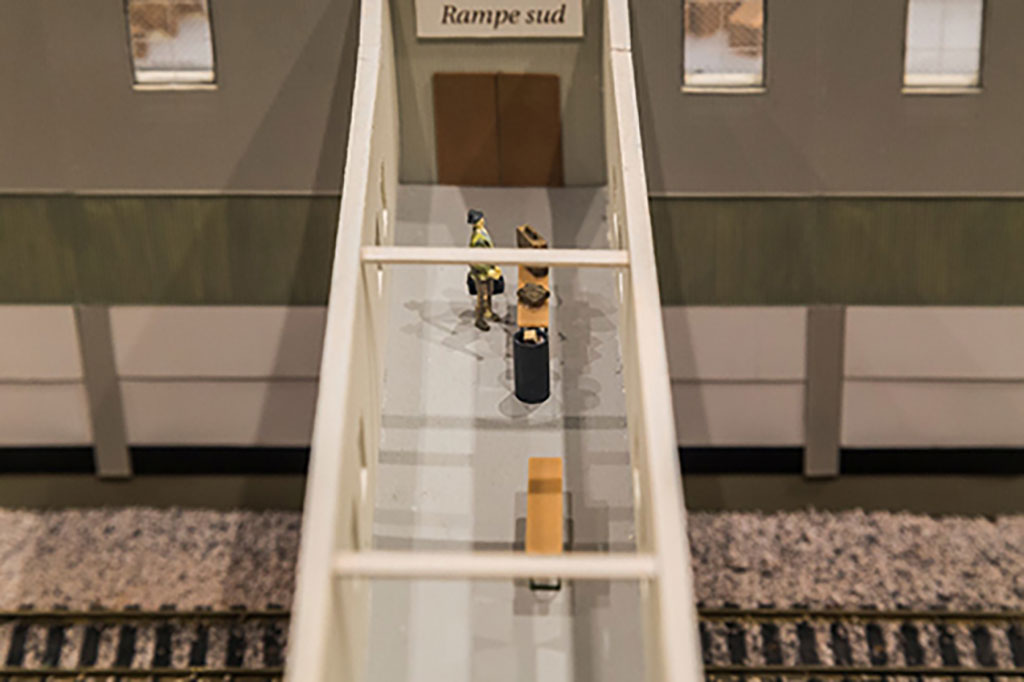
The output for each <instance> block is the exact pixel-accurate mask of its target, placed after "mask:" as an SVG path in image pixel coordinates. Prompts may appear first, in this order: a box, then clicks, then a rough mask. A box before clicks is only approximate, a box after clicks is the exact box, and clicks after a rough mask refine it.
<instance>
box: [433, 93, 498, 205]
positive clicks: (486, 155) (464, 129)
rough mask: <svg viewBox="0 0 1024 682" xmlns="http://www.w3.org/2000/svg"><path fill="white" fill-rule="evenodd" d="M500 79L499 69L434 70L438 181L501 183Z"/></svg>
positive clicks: (478, 183) (468, 183)
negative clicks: (482, 71)
mask: <svg viewBox="0 0 1024 682" xmlns="http://www.w3.org/2000/svg"><path fill="white" fill-rule="evenodd" d="M497 90H498V83H497V79H496V78H495V77H494V74H477V73H435V74H434V128H435V131H436V139H437V180H438V182H439V183H441V184H442V185H497V184H500V182H499V180H500V175H499V173H498V109H497V106H498V92H497Z"/></svg>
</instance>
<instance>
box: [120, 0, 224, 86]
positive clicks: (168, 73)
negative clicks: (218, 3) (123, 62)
mask: <svg viewBox="0 0 1024 682" xmlns="http://www.w3.org/2000/svg"><path fill="white" fill-rule="evenodd" d="M124 21H125V30H126V31H127V32H128V61H129V64H128V66H129V68H130V69H131V78H132V89H134V90H216V89H217V49H216V46H215V42H216V39H215V38H214V28H213V3H212V1H211V0H206V21H207V24H208V26H209V28H210V61H211V64H212V68H210V69H145V68H144V69H139V68H138V67H137V66H136V64H135V53H134V49H133V47H134V46H133V44H132V22H131V0H124Z"/></svg>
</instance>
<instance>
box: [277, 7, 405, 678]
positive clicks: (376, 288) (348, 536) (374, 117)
mask: <svg viewBox="0 0 1024 682" xmlns="http://www.w3.org/2000/svg"><path fill="white" fill-rule="evenodd" d="M338 39H339V40H340V39H341V36H339V37H338ZM357 59H358V64H357V66H356V83H355V92H354V93H353V98H352V120H351V123H350V128H349V136H348V139H349V146H348V155H347V158H346V162H345V179H344V184H343V186H342V198H341V210H340V215H339V219H338V232H337V240H336V243H335V254H334V266H333V270H332V274H331V289H330V296H329V299H328V306H327V325H326V332H325V336H324V352H323V358H322V361H321V364H320V389H319V393H318V398H317V407H316V418H315V422H314V427H313V443H312V455H311V458H310V469H309V476H308V483H307V487H306V502H305V506H304V513H303V526H302V545H301V549H300V552H299V565H298V574H297V578H296V590H295V599H294V607H293V617H292V625H291V631H290V635H289V638H288V641H289V651H288V665H287V670H286V674H285V678H286V679H287V680H288V681H289V682H328V680H330V681H331V682H337V681H342V682H357V681H359V680H363V679H364V678H365V670H366V651H367V637H368V632H369V584H368V581H367V580H365V579H350V580H344V581H339V580H335V579H334V578H333V567H332V560H333V559H334V556H335V554H336V553H338V552H340V551H344V550H361V549H368V548H369V547H370V546H371V544H372V530H373V508H374V494H373V491H374V490H375V489H376V479H375V471H376V464H377V448H378V444H379V442H380V437H379V433H380V406H381V400H380V386H381V377H382V371H383V367H382V363H381V358H380V354H381V351H382V349H383V348H384V347H385V343H386V339H384V338H383V337H384V329H385V325H384V316H383V314H382V313H383V309H384V302H385V301H386V296H387V273H386V270H384V269H383V268H382V267H379V266H369V267H367V268H364V267H363V266H362V264H361V258H360V249H361V248H362V247H364V246H375V245H381V244H389V243H391V242H392V237H393V234H392V229H391V227H392V220H393V218H392V215H393V211H392V210H391V208H392V207H393V206H394V201H395V195H396V192H397V175H396V172H397V169H398V116H397V98H396V92H395V69H394V49H393V47H392V44H391V25H390V17H389V14H388V7H387V3H386V2H383V1H374V0H366V1H364V2H363V3H362V9H361V15H360V26H359V49H358V57H357Z"/></svg>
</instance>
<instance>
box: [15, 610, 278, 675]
mask: <svg viewBox="0 0 1024 682" xmlns="http://www.w3.org/2000/svg"><path fill="white" fill-rule="evenodd" d="M288 615H289V614H288V612H287V611H285V610H283V609H267V610H264V611H249V610H242V609H232V610H226V611H214V610H202V609H200V610H195V611H175V610H173V609H161V610H159V611H141V610H131V609H129V610H124V611H104V610H89V611H62V610H52V611H37V610H32V609H24V610H18V611H0V656H3V659H0V660H2V664H0V682H8V681H9V682H16V681H17V682H20V681H21V680H33V681H37V682H38V681H45V682H57V681H59V680H60V681H63V680H75V681H77V682H94V681H98V680H138V679H144V680H151V681H153V682H156V681H157V680H160V681H164V680H166V681H168V682H169V681H171V680H193V681H195V682H198V681H199V680H218V681H223V682H242V681H243V680H245V681H246V682H249V681H253V682H255V681H256V680H260V681H261V682H262V681H271V680H280V679H282V678H283V675H284V667H283V666H284V650H285V646H286V643H287V642H286V637H287V632H288V627H287V622H288Z"/></svg>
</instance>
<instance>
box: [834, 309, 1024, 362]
mask: <svg viewBox="0 0 1024 682" xmlns="http://www.w3.org/2000/svg"><path fill="white" fill-rule="evenodd" d="M846 375H847V376H848V377H856V378H867V377H889V378H891V377H898V378H902V377H906V378H929V379H950V378H966V379H1024V308H1019V307H1016V308H1010V307H1007V308H968V307H962V308H950V307H913V308H910V307H856V308H849V309H847V317H846Z"/></svg>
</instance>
